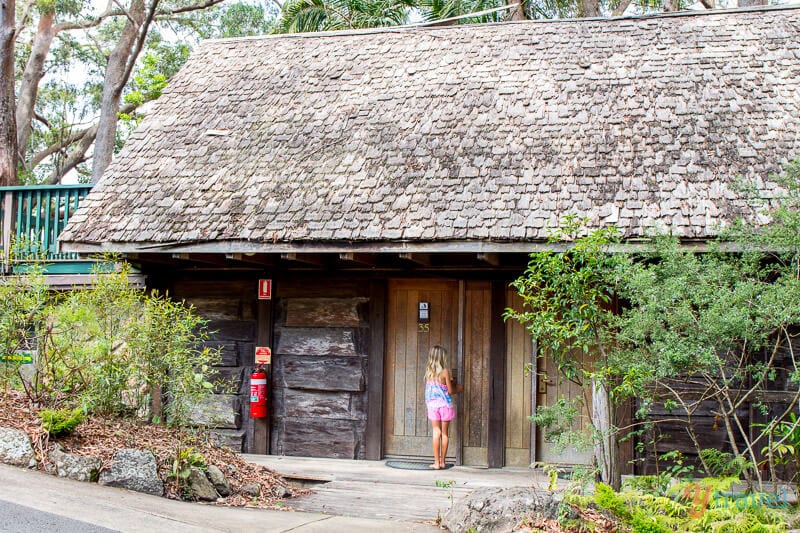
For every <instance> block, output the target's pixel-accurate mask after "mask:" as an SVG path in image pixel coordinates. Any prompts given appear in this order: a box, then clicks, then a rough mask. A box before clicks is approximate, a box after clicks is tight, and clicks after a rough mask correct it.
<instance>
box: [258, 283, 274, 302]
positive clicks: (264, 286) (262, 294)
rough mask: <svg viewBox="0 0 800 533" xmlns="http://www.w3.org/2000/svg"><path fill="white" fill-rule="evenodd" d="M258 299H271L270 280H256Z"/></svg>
mask: <svg viewBox="0 0 800 533" xmlns="http://www.w3.org/2000/svg"><path fill="white" fill-rule="evenodd" d="M258 299H259V300H272V280H271V279H260V280H258Z"/></svg>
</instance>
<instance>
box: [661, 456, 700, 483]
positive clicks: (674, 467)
mask: <svg viewBox="0 0 800 533" xmlns="http://www.w3.org/2000/svg"><path fill="white" fill-rule="evenodd" d="M658 459H659V460H660V461H667V462H671V464H670V465H669V466H667V467H666V468H665V469H664V473H665V474H666V475H667V476H668V477H669V478H675V479H683V478H688V477H691V476H692V474H693V473H694V465H692V464H686V458H685V457H684V455H683V453H681V452H679V451H678V450H672V451H670V452H667V453H663V454H661V455H660V456H659V457H658Z"/></svg>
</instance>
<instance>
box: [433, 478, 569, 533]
mask: <svg viewBox="0 0 800 533" xmlns="http://www.w3.org/2000/svg"><path fill="white" fill-rule="evenodd" d="M561 502H562V497H561V495H560V494H554V493H552V492H548V491H543V490H538V489H533V488H525V487H514V488H505V489H498V488H483V489H477V490H475V491H474V492H472V493H471V494H470V495H469V496H467V497H466V498H464V499H462V500H461V501H459V502H458V503H456V504H455V505H453V507H452V508H451V509H450V510H449V511H448V512H447V514H445V515H444V518H443V519H442V525H443V526H445V527H446V528H447V529H449V530H450V531H476V532H481V531H491V532H493V533H494V532H497V533H506V532H511V531H514V526H515V525H517V524H518V523H519V521H520V520H521V519H522V517H523V516H536V517H539V518H544V519H551V520H554V519H557V518H558V515H559V509H560V507H561Z"/></svg>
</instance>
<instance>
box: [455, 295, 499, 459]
mask: <svg viewBox="0 0 800 533" xmlns="http://www.w3.org/2000/svg"><path fill="white" fill-rule="evenodd" d="M464 285H465V288H464V306H463V307H464V332H463V335H462V338H463V339H464V350H463V354H464V355H463V364H462V367H463V368H462V371H461V375H462V378H463V379H462V381H463V383H464V391H463V393H462V394H461V395H460V398H458V402H457V403H458V406H459V408H460V413H459V415H458V417H459V420H460V421H461V424H462V427H463V428H464V431H463V432H462V434H461V439H462V450H463V461H464V464H466V465H470V466H487V465H488V463H489V381H490V379H489V345H490V337H491V329H492V323H491V318H492V315H491V307H492V286H491V283H490V282H488V281H467V282H465V283H464Z"/></svg>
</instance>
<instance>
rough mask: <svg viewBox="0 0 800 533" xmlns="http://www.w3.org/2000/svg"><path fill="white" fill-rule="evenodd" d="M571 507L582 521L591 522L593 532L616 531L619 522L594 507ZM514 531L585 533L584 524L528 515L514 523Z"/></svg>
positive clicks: (605, 532) (606, 532) (609, 532)
mask: <svg viewBox="0 0 800 533" xmlns="http://www.w3.org/2000/svg"><path fill="white" fill-rule="evenodd" d="M572 509H573V510H574V511H575V513H576V514H577V515H578V517H580V518H581V519H582V520H583V521H585V522H586V523H588V524H591V526H590V529H588V530H589V531H592V532H593V533H617V532H618V531H619V524H618V523H617V522H615V521H614V520H612V519H610V518H609V517H608V516H606V515H604V514H603V513H601V512H599V511H595V510H594V509H581V508H579V507H576V506H574V505H573V506H572ZM514 531H530V532H532V533H585V532H586V531H587V527H586V526H577V525H576V526H574V527H565V526H562V525H561V524H559V523H558V521H557V520H550V519H544V518H534V517H528V518H526V519H524V520H522V521H521V522H520V523H519V524H517V525H516V527H515V528H514Z"/></svg>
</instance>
